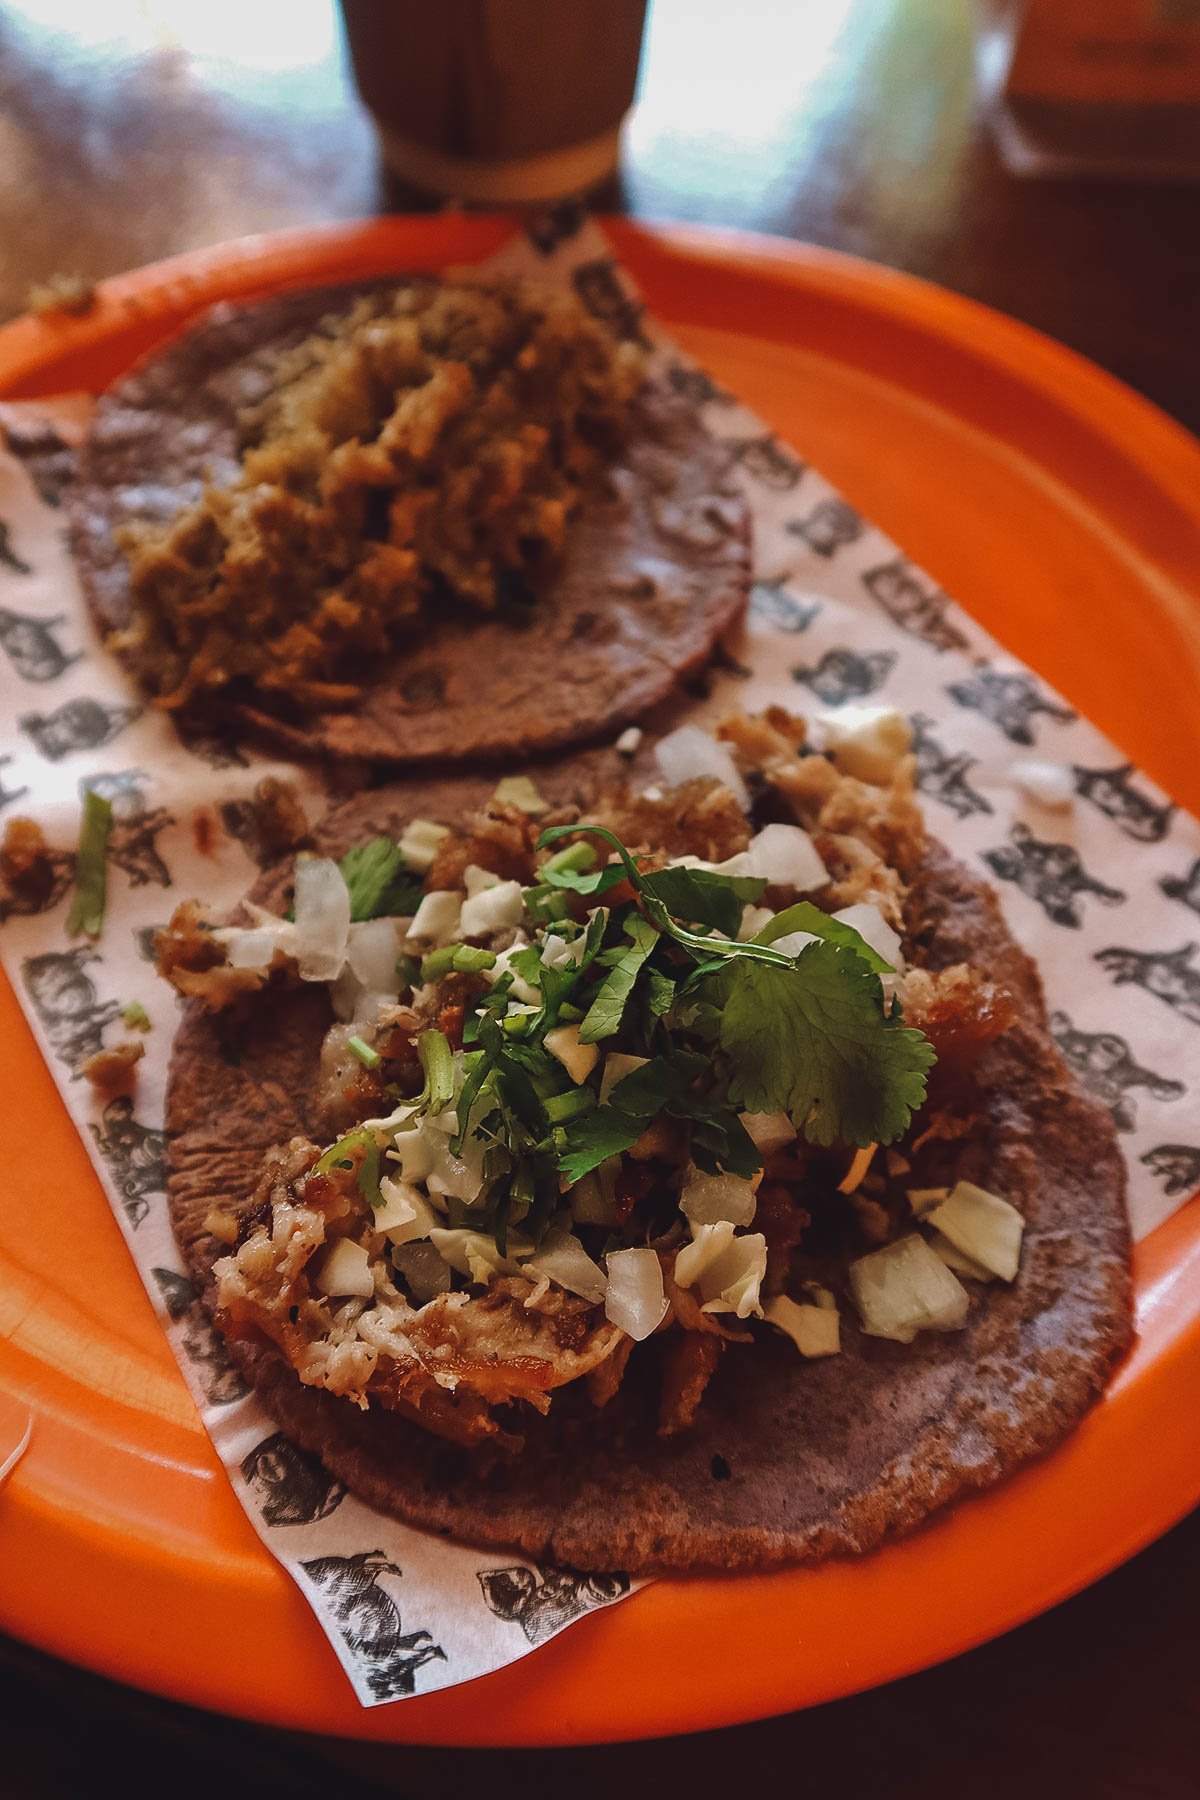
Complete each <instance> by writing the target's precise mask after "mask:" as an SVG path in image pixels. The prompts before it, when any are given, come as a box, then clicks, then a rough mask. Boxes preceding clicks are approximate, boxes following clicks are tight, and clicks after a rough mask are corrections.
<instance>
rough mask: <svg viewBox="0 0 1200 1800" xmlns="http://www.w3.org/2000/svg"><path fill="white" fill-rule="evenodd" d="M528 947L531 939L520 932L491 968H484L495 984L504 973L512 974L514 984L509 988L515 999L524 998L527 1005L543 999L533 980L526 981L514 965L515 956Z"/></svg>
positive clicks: (488, 977) (501, 952)
mask: <svg viewBox="0 0 1200 1800" xmlns="http://www.w3.org/2000/svg"><path fill="white" fill-rule="evenodd" d="M528 948H529V940H528V938H527V937H526V936H525V933H524V932H523V931H522V932H518V934H517V939H516V942H515V943H512V944H510V945H509V946H508V949H507V950H501V951H500V953H499V955H498V956H497V957H496V960H495V962H494V963H493V964H492V966H491V968H490V969H485V970H484V975H485V978H486V979H487V980H488V981H490V982H492V983H493V984H495V983H496V982H497V981H499V979H500V977H501V976H502V975H511V976H512V986H511V987H510V988H509V990H508V991H509V993H510V994H511V995H512V996H513V998H514V999H516V1000H523V1001H524V1002H525V1004H526V1005H527V1006H535V1005H536V1004H537V1003H538V1002H539V1001H540V1000H541V997H542V996H541V994H540V993H539V992H538V990H537V988H535V987H534V985H533V983H532V982H531V981H526V979H525V977H524V976H523V975H518V974H517V971H516V970H515V969H514V968H513V966H512V960H513V957H514V956H518V955H519V954H520V952H521V951H522V950H528Z"/></svg>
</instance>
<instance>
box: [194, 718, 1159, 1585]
mask: <svg viewBox="0 0 1200 1800" xmlns="http://www.w3.org/2000/svg"><path fill="white" fill-rule="evenodd" d="M906 730H907V728H906V727H905V725H904V723H903V721H902V720H901V719H900V718H899V716H898V715H880V716H877V717H874V718H870V719H865V720H863V721H862V722H861V724H860V726H859V728H858V729H857V730H856V731H854V732H851V733H849V734H845V735H843V736H842V737H841V738H840V739H839V740H838V741H837V742H836V743H831V744H830V746H829V748H828V750H827V751H826V752H821V751H818V750H814V749H813V747H812V745H811V743H810V742H809V741H808V736H807V733H806V728H805V726H804V723H803V721H799V720H796V719H793V718H791V717H789V715H787V714H786V713H783V712H781V711H778V710H773V711H772V712H771V713H769V714H768V715H766V716H765V717H764V718H760V719H750V718H746V717H741V716H739V717H734V718H731V719H729V720H727V721H726V722H725V723H724V724H723V726H722V727H721V729H720V733H719V736H718V738H716V739H713V738H709V737H708V736H706V734H704V733H703V732H701V731H700V730H699V729H698V728H696V727H694V726H689V727H685V728H683V729H682V730H681V731H677V732H675V733H672V734H671V735H670V736H669V737H668V738H666V739H665V740H663V741H662V742H661V743H660V744H659V745H658V746H657V749H656V756H657V759H658V765H659V773H658V779H657V781H650V782H649V783H647V781H646V776H645V771H639V774H638V780H637V781H636V782H634V783H631V782H630V781H629V780H622V779H621V778H620V776H619V773H618V772H616V771H615V770H614V767H613V761H612V760H611V759H610V760H608V761H606V760H605V759H604V758H603V757H599V756H597V757H594V758H592V759H591V760H590V762H589V761H587V760H586V759H585V760H581V761H580V762H579V763H577V764H574V765H571V764H566V765H562V766H560V767H558V768H557V769H555V770H553V771H551V772H537V771H534V772H533V774H532V776H531V775H530V774H526V775H523V776H520V777H517V778H514V779H510V780H507V781H505V782H504V783H502V784H501V785H500V787H499V788H497V789H496V790H495V792H491V791H490V790H491V783H490V782H489V781H488V779H487V778H476V777H470V778H466V777H464V778H463V779H461V780H458V781H449V782H442V783H440V784H432V783H431V784H425V785H424V786H422V785H420V784H413V785H407V786H405V787H403V788H400V787H397V788H392V789H385V790H379V791H377V792H374V793H371V794H367V795H364V796H361V797H359V798H356V799H354V800H351V801H346V802H344V803H342V804H340V805H339V806H335V807H334V808H333V809H332V810H331V811H330V812H329V814H328V815H327V817H326V818H325V820H324V821H323V823H322V824H321V825H320V827H319V829H318V832H317V835H316V840H315V848H316V851H317V854H316V855H315V856H312V857H310V858H308V859H307V860H300V861H296V862H295V863H291V862H285V863H282V864H280V865H278V866H277V867H276V868H274V869H273V870H271V871H269V872H268V873H267V874H266V875H265V876H264V878H263V880H262V882H261V883H260V884H259V886H258V888H257V890H256V892H255V894H254V895H253V896H252V897H251V900H250V901H249V902H248V904H247V905H246V907H245V908H244V909H243V910H242V911H241V912H240V913H239V914H238V915H237V916H236V917H235V918H234V920H233V921H232V922H230V923H228V924H225V925H221V924H216V923H213V922H212V921H210V920H208V919H207V918H206V917H205V915H204V913H203V911H202V909H201V908H200V907H199V906H198V905H197V904H196V903H188V904H186V905H185V906H183V907H181V908H180V909H179V910H178V912H177V913H176V915H175V917H174V919H173V920H172V922H171V925H170V926H169V927H168V929H167V930H166V932H164V933H163V934H162V935H161V937H160V940H159V944H158V956H159V965H160V968H161V971H162V972H163V974H164V975H166V976H167V978H168V979H170V980H171V981H172V982H173V983H174V985H175V986H176V987H177V988H178V989H179V990H180V992H182V993H183V994H185V995H187V996H188V997H189V999H188V1005H187V1008H186V1011H185V1014H184V1019H183V1022H182V1025H181V1029H180V1032H179V1035H178V1038H177V1041H176V1045H175V1049H174V1055H173V1062H172V1068H171V1077H170V1086H169V1093H168V1102H167V1129H168V1134H169V1145H170V1150H169V1184H168V1192H169V1204H170V1210H171V1216H172V1219H173V1222H174V1227H175V1230H176V1233H177V1235H178V1238H179V1242H180V1245H181V1247H182V1250H183V1254H184V1256H185V1259H186V1261H187V1265H188V1268H189V1271H190V1273H191V1274H192V1276H193V1278H194V1279H195V1281H196V1282H197V1284H198V1285H199V1287H200V1288H201V1290H202V1292H203V1294H204V1300H205V1304H206V1306H207V1307H208V1308H209V1309H210V1311H211V1313H212V1316H213V1318H214V1321H215V1323H216V1325H217V1327H218V1329H219V1330H220V1331H221V1332H222V1333H223V1335H224V1337H225V1339H226V1342H227V1344H228V1348H229V1352H230V1354H231V1356H232V1357H233V1359H234V1361H235V1363H236V1364H237V1366H238V1367H239V1368H240V1369H241V1370H242V1371H243V1372H244V1373H245V1374H246V1375H247V1376H248V1377H249V1379H250V1380H251V1381H252V1382H253V1383H254V1385H255V1387H256V1388H257V1390H258V1392H259V1394H260V1396H261V1397H262V1399H263V1401H264V1402H265V1404H266V1406H267V1407H268V1409H269V1410H270V1411H271V1412H272V1414H273V1415H274V1416H275V1417H276V1418H277V1420H278V1421H279V1423H280V1425H281V1426H282V1427H283V1429H284V1430H285V1431H286V1432H288V1433H289V1434H290V1435H291V1436H292V1437H293V1438H294V1439H295V1440H296V1441H297V1442H298V1443H300V1444H302V1445H303V1446H305V1447H306V1448H307V1449H309V1450H310V1451H313V1452H315V1453H316V1454H317V1455H318V1456H319V1457H320V1458H321V1460H322V1461H323V1462H324V1464H325V1465H326V1467H327V1468H328V1469H329V1470H330V1471H331V1472H332V1473H333V1474H334V1475H336V1476H337V1477H338V1478H339V1479H341V1480H342V1481H344V1482H345V1483H346V1484H347V1486H349V1487H350V1488H351V1489H352V1490H353V1491H354V1492H356V1493H358V1494H359V1495H361V1496H362V1497H363V1498H364V1499H365V1500H367V1501H369V1502H370V1503H372V1504H374V1505H376V1506H378V1507H380V1508H381V1509H383V1510H385V1511H388V1512H391V1513H393V1514H395V1515H396V1516H398V1517H400V1518H402V1519H405V1520H407V1521H409V1522H410V1523H413V1524H416V1525H419V1526H424V1527H427V1528H430V1529H433V1530H437V1531H440V1532H443V1533H447V1534H452V1535H454V1536H456V1537H460V1538H463V1539H467V1540H471V1541H475V1542H480V1543H488V1544H502V1545H508V1546H514V1547H517V1548H519V1549H520V1550H521V1551H522V1552H523V1553H525V1554H527V1555H529V1556H531V1557H535V1558H539V1559H546V1560H548V1561H551V1562H558V1563H565V1564H568V1565H571V1566H576V1567H584V1568H591V1569H601V1570H604V1569H608V1570H644V1571H650V1570H669V1569H688V1568H694V1567H704V1566H709V1567H720V1568H730V1569H732V1568H763V1567H768V1566H770V1565H773V1564H776V1563H780V1562H783V1561H790V1560H803V1559H815V1558H819V1557H824V1556H826V1555H829V1554H832V1553H835V1552H848V1551H860V1552H861V1551H865V1550H868V1549H870V1548H871V1547H872V1546H874V1545H875V1544H877V1543H878V1542H879V1541H880V1540H881V1539H882V1538H883V1537H884V1536H886V1535H888V1534H891V1533H896V1532H901V1531H906V1530H909V1529H911V1528H912V1527H914V1526H915V1525H917V1524H918V1523H920V1522H921V1521H922V1520H923V1519H925V1518H926V1517H927V1516H928V1515H929V1514H930V1512H932V1511H933V1510H934V1509H935V1508H937V1507H940V1506H942V1505H944V1504H946V1503H947V1502H948V1501H950V1500H952V1499H954V1498H956V1497H957V1496H959V1495H962V1494H964V1493H967V1492H969V1491H971V1490H973V1489H978V1488H982V1487H986V1486H988V1485H990V1484H992V1483H994V1482H996V1481H998V1480H1000V1479H1001V1478H1002V1477H1003V1476H1004V1475H1005V1474H1006V1473H1007V1472H1008V1471H1009V1470H1011V1469H1012V1468H1014V1467H1015V1466H1016V1465H1017V1464H1019V1463H1021V1462H1023V1461H1024V1460H1026V1459H1027V1458H1029V1457H1031V1456H1034V1455H1037V1454H1039V1453H1041V1452H1043V1451H1045V1450H1047V1449H1049V1448H1050V1447H1051V1446H1052V1445H1054V1444H1056V1443H1057V1442H1058V1441H1059V1440H1060V1439H1061V1438H1062V1437H1063V1436H1064V1435H1065V1434H1066V1433H1067V1432H1068V1431H1069V1430H1070V1429H1071V1428H1072V1426H1073V1425H1075V1424H1076V1423H1077V1421H1078V1420H1079V1419H1080V1417H1081V1416H1082V1415H1083V1413H1084V1412H1085V1411H1086V1410H1087V1408H1088V1407H1089V1406H1091V1405H1092V1404H1093V1402H1094V1401H1095V1400H1096V1398H1097V1397H1098V1395H1099V1394H1100V1392H1101V1390H1102V1388H1103V1386H1104V1383H1105V1380H1106V1378H1107V1376H1108V1374H1109V1372H1110V1370H1111V1369H1112V1367H1113V1365H1114V1363H1115V1362H1116V1360H1117V1359H1118V1358H1119V1356H1120V1355H1121V1353H1122V1352H1123V1350H1124V1349H1125V1347H1126V1346H1127V1344H1128V1342H1129V1338H1130V1334H1131V1299H1130V1276H1129V1234H1128V1224H1127V1220H1126V1215H1125V1206H1124V1187H1125V1176H1124V1169H1123V1164H1122V1159H1121V1156H1120V1153H1119V1150H1118V1146H1117V1141H1116V1136H1115V1132H1114V1129H1113V1126H1112V1121H1111V1119H1110V1118H1109V1116H1108V1115H1107V1113H1105V1112H1104V1111H1103V1110H1102V1109H1100V1108H1099V1107H1097V1106H1096V1105H1095V1104H1094V1103H1093V1102H1092V1101H1090V1100H1089V1099H1087V1098H1086V1097H1085V1096H1084V1095H1083V1094H1082V1093H1081V1092H1080V1091H1079V1089H1078V1088H1077V1087H1076V1085H1075V1083H1074V1081H1073V1079H1072V1077H1071V1076H1070V1074H1069V1073H1068V1071H1067V1069H1066V1067H1065V1066H1064V1064H1063V1061H1062V1059H1061V1057H1060V1055H1059V1053H1058V1051H1057V1049H1056V1047H1055V1045H1054V1044H1053V1042H1052V1041H1051V1039H1050V1037H1049V1035H1048V1033H1047V1029H1046V1015H1045V1007H1044V1002H1043V998H1042V991H1041V985H1040V982H1039V979H1038V975H1037V972H1036V969H1035V968H1034V966H1033V964H1032V963H1031V961H1030V960H1029V958H1028V957H1027V956H1026V955H1025V954H1024V952H1023V951H1022V950H1020V949H1019V948H1018V946H1017V945H1016V944H1015V943H1014V942H1013V940H1012V938H1011V937H1010V935H1009V933H1008V931H1007V929H1006V928H1005V926H1004V924H1003V922H1002V920H1001V917H1000V912H999V908H998V904H997V901H996V898H995V896H994V894H993V892H992V891H991V889H990V888H988V887H987V886H986V884H984V883H983V882H982V881H980V880H979V879H978V878H976V877H975V876H974V875H973V874H972V873H971V872H969V871H968V870H967V869H966V868H964V867H963V866H962V865H961V864H959V863H957V862H956V861H955V860H954V859H953V858H952V857H951V856H950V855H949V854H948V852H947V851H946V850H944V849H943V848H942V847H941V846H940V845H938V844H937V843H936V842H934V841H933V840H932V839H930V838H929V837H928V836H927V835H926V833H925V830H924V826H923V823H922V819H921V815H920V811H919V808H918V806H917V803H916V800H915V796H914V790H913V771H914V764H913V759H912V757H911V755H909V754H908V753H907V748H906Z"/></svg>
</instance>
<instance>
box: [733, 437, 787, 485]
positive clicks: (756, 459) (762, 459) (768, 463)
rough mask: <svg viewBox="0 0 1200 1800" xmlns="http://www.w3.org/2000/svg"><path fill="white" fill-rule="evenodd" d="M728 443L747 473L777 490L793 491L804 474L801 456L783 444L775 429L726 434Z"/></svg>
mask: <svg viewBox="0 0 1200 1800" xmlns="http://www.w3.org/2000/svg"><path fill="white" fill-rule="evenodd" d="M724 443H725V448H726V449H727V450H728V451H729V454H730V456H731V457H732V458H733V460H734V462H736V463H738V464H740V466H741V467H742V468H743V469H745V471H746V473H747V475H750V476H752V477H753V479H754V480H755V481H760V482H761V483H762V485H763V486H764V487H767V488H771V489H772V491H773V492H775V493H777V494H786V493H789V492H790V491H791V489H792V488H794V487H795V486H797V484H798V483H799V481H800V478H801V476H802V475H803V474H804V464H803V463H802V462H801V461H800V458H799V457H798V456H795V455H794V454H793V453H792V451H790V450H789V449H788V447H787V445H786V444H781V443H780V441H779V439H778V438H777V437H776V436H775V433H774V432H773V431H765V432H763V433H762V435H761V436H760V437H749V438H726V439H725V440H724Z"/></svg>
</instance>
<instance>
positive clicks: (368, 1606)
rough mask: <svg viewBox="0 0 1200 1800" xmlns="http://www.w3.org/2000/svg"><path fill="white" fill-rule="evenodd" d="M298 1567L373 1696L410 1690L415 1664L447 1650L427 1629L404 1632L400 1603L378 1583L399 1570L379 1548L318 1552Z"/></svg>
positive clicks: (438, 1657) (392, 1697)
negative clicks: (323, 1601)
mask: <svg viewBox="0 0 1200 1800" xmlns="http://www.w3.org/2000/svg"><path fill="white" fill-rule="evenodd" d="M300 1567H301V1568H302V1569H303V1570H304V1573H305V1574H306V1575H307V1576H308V1579H309V1580H310V1581H311V1582H312V1584H313V1586H314V1587H315V1588H316V1589H317V1592H318V1593H320V1594H322V1595H323V1596H324V1598H325V1599H326V1600H327V1601H329V1602H330V1603H331V1607H330V1610H331V1611H332V1613H333V1617H334V1620H335V1622H336V1624H337V1629H338V1632H339V1634H340V1636H341V1639H342V1642H343V1643H344V1644H345V1645H346V1648H347V1649H348V1650H349V1651H350V1653H351V1655H352V1656H353V1657H354V1658H355V1660H356V1662H358V1663H359V1664H361V1666H362V1668H363V1671H364V1673H365V1675H366V1680H367V1686H368V1687H369V1688H370V1690H371V1693H372V1694H373V1695H374V1696H375V1698H376V1700H395V1699H398V1698H399V1697H400V1696H401V1695H407V1694H411V1693H412V1692H413V1691H414V1689H415V1687H416V1677H417V1670H418V1669H420V1668H422V1667H423V1666H424V1664H425V1663H427V1662H433V1661H434V1660H437V1661H440V1662H445V1660H446V1652H445V1651H444V1650H443V1649H442V1647H441V1645H440V1644H435V1643H434V1641H433V1639H432V1637H431V1636H430V1634H429V1632H427V1631H410V1632H408V1633H406V1634H405V1633H402V1631H401V1624H402V1621H401V1618H400V1609H399V1607H398V1606H397V1605H396V1602H395V1601H394V1600H393V1599H392V1597H391V1595H390V1594H388V1593H387V1592H385V1590H384V1589H383V1588H381V1587H380V1586H379V1585H378V1584H379V1577H380V1576H381V1575H397V1576H399V1575H402V1574H403V1570H402V1569H398V1568H397V1567H396V1564H395V1563H392V1562H389V1561H388V1559H387V1557H386V1555H385V1554H384V1552H383V1551H382V1550H360V1551H359V1552H358V1553H357V1555H355V1556H318V1557H316V1558H315V1559H314V1560H313V1561H312V1562H302V1563H301V1564H300Z"/></svg>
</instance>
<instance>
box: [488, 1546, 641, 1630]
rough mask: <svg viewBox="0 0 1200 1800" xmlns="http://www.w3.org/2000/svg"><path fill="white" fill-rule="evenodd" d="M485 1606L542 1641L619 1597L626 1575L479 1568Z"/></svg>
mask: <svg viewBox="0 0 1200 1800" xmlns="http://www.w3.org/2000/svg"><path fill="white" fill-rule="evenodd" d="M478 1579H479V1585H480V1587H481V1588H482V1589H483V1597H484V1599H485V1600H486V1602H487V1604H488V1607H489V1609H490V1610H491V1611H492V1612H494V1613H495V1615H496V1617H497V1618H498V1619H503V1620H504V1622H505V1624H507V1625H519V1626H520V1627H521V1630H522V1631H523V1632H524V1633H525V1636H526V1638H527V1639H528V1640H529V1642H530V1643H531V1644H544V1643H545V1642H546V1640H547V1638H551V1637H553V1636H554V1634H555V1632H556V1631H561V1630H562V1628H563V1626H564V1625H570V1624H571V1623H572V1621H573V1620H575V1619H579V1618H582V1617H583V1615H584V1613H587V1612H593V1611H594V1610H595V1609H596V1608H597V1607H598V1606H607V1605H608V1604H609V1603H610V1602H611V1601H613V1600H620V1599H622V1598H623V1597H624V1596H625V1595H626V1594H627V1593H628V1592H629V1577H628V1575H578V1574H576V1573H575V1571H574V1570H573V1569H530V1568H526V1567H524V1565H522V1564H520V1563H518V1564H514V1566H513V1567H512V1568H508V1569H480V1570H479V1571H478Z"/></svg>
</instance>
